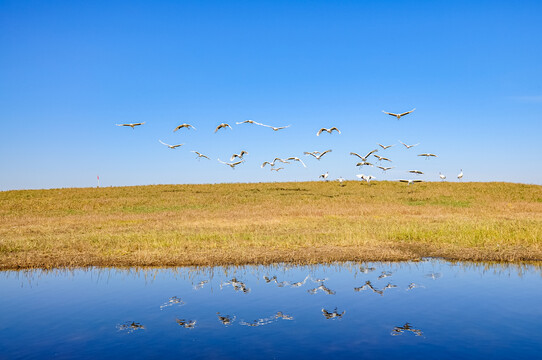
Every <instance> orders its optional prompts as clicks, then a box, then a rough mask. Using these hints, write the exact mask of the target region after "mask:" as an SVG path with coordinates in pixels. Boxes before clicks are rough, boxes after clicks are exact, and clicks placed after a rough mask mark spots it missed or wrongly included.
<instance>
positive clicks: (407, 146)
mask: <svg viewBox="0 0 542 360" xmlns="http://www.w3.org/2000/svg"><path fill="white" fill-rule="evenodd" d="M399 142H400V143H401V144H403V145H405V147H406V148H407V149H410V148H411V147H414V146H418V145H420V143H417V144H414V145H407V144H405V143H404V142H402V141H399Z"/></svg>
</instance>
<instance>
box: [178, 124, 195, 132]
mask: <svg viewBox="0 0 542 360" xmlns="http://www.w3.org/2000/svg"><path fill="white" fill-rule="evenodd" d="M182 128H187V129H190V128H192V129H194V130H196V128H195V127H193V126H192V125H190V124H181V125H179V126H177V127H176V128H175V129H173V132H175V131H177V130H179V129H182Z"/></svg>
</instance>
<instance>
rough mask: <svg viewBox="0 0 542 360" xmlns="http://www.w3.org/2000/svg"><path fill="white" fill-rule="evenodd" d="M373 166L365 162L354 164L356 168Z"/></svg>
mask: <svg viewBox="0 0 542 360" xmlns="http://www.w3.org/2000/svg"><path fill="white" fill-rule="evenodd" d="M365 165H366V166H374V165H373V164H371V163H370V162H367V161H362V162H359V163H357V164H356V166H365Z"/></svg>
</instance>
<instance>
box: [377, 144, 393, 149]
mask: <svg viewBox="0 0 542 360" xmlns="http://www.w3.org/2000/svg"><path fill="white" fill-rule="evenodd" d="M378 146H380V147H381V148H382V149H384V150H386V149H388V148H391V147H392V146H395V144H392V145H382V144H378Z"/></svg>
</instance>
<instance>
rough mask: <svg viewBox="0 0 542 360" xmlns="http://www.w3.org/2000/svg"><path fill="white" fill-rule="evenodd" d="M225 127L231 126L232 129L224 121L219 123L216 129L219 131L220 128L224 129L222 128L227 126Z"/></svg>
mask: <svg viewBox="0 0 542 360" xmlns="http://www.w3.org/2000/svg"><path fill="white" fill-rule="evenodd" d="M225 127H229V128H230V129H231V126H230V125H229V124H226V123H222V124H220V125H218V126H217V127H216V129H215V132H217V131H218V130H220V129H222V128H225Z"/></svg>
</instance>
